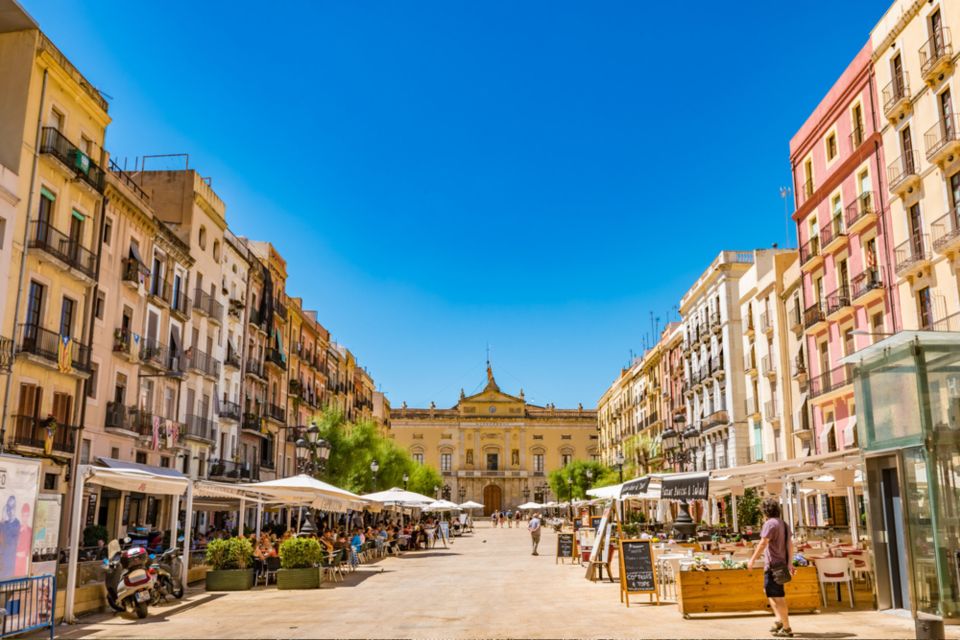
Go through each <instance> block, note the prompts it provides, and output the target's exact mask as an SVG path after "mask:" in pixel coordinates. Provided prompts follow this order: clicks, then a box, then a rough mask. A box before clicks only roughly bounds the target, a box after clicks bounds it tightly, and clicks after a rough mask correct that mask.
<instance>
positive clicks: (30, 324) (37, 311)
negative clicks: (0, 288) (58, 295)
mask: <svg viewBox="0 0 960 640" xmlns="http://www.w3.org/2000/svg"><path fill="white" fill-rule="evenodd" d="M45 291H46V287H44V286H43V285H42V284H40V283H38V282H35V281H33V280H31V281H30V289H29V291H28V292H27V317H26V325H27V326H26V328H25V331H24V338H33V339H36V336H37V329H38V328H39V327H40V317H41V314H42V313H43V298H44V293H45Z"/></svg>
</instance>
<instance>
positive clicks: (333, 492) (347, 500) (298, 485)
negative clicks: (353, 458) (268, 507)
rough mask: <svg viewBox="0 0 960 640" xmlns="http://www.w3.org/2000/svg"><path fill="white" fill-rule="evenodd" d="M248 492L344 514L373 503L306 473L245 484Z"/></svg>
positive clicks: (244, 486) (244, 489)
mask: <svg viewBox="0 0 960 640" xmlns="http://www.w3.org/2000/svg"><path fill="white" fill-rule="evenodd" d="M242 489H243V491H245V492H250V493H259V494H261V495H267V496H272V497H274V498H278V499H280V500H282V501H285V502H292V501H296V502H300V503H310V504H311V506H313V507H314V508H315V509H322V510H324V511H341V512H345V511H346V510H347V509H353V510H360V509H363V508H364V507H365V506H369V505H370V501H369V500H366V499H364V498H362V497H361V496H358V495H357V494H355V493H351V492H349V491H347V490H346V489H341V488H340V487H335V486H334V485H332V484H328V483H326V482H324V481H323V480H317V479H316V478H314V477H313V476H308V475H307V474H305V473H301V474H300V475H296V476H291V477H289V478H280V479H278V480H268V481H266V482H255V483H253V484H246V485H242Z"/></svg>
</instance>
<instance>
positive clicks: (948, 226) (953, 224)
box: [930, 207, 960, 254]
mask: <svg viewBox="0 0 960 640" xmlns="http://www.w3.org/2000/svg"><path fill="white" fill-rule="evenodd" d="M930 231H931V232H932V235H933V248H934V249H935V250H936V251H939V252H940V253H947V254H950V253H954V252H956V251H957V249H960V207H954V208H953V209H951V210H950V212H949V213H947V215H945V216H942V217H940V218H937V219H936V220H935V221H934V222H933V224H932V225H930Z"/></svg>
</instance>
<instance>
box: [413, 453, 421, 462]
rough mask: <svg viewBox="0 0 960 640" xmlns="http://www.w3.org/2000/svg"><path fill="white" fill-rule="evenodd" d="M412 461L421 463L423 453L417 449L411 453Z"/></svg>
mask: <svg viewBox="0 0 960 640" xmlns="http://www.w3.org/2000/svg"><path fill="white" fill-rule="evenodd" d="M413 461H414V462H416V463H417V464H423V454H422V453H420V452H419V451H418V452H417V453H414V454H413Z"/></svg>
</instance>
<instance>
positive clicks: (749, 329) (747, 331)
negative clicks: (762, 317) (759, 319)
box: [743, 315, 754, 338]
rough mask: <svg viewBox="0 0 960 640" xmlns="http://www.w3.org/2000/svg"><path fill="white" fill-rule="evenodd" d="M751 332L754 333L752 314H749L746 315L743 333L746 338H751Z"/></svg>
mask: <svg viewBox="0 0 960 640" xmlns="http://www.w3.org/2000/svg"><path fill="white" fill-rule="evenodd" d="M753 334H754V326H753V316H752V315H749V316H747V323H746V326H744V328H743V335H745V336H746V337H748V338H752V337H753Z"/></svg>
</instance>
